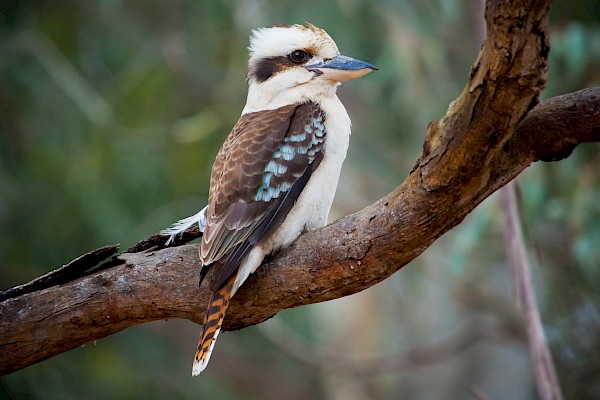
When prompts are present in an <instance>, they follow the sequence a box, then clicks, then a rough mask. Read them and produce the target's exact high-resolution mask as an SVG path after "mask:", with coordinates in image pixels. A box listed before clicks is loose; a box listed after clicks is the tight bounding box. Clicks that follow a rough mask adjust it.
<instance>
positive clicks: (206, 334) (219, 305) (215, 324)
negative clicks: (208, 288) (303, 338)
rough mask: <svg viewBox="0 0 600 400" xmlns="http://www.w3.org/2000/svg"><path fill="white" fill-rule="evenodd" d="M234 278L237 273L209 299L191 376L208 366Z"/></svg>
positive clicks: (231, 294) (231, 291)
mask: <svg viewBox="0 0 600 400" xmlns="http://www.w3.org/2000/svg"><path fill="white" fill-rule="evenodd" d="M236 277H237V272H236V273H234V274H232V275H231V276H230V277H229V279H227V281H226V282H225V284H224V285H223V286H221V288H220V289H218V290H216V291H215V292H213V294H212V296H211V297H210V302H209V304H208V309H207V310H206V315H205V316H204V325H203V327H202V332H201V333H200V340H199V341H198V349H197V350H196V355H195V356H194V365H193V367H192V376H197V375H200V372H202V371H204V368H206V365H207V364H208V360H209V359H210V355H211V353H212V350H213V347H214V346H215V343H216V341H217V336H218V335H219V332H221V324H222V323H223V318H224V317H225V311H227V307H228V306H229V300H230V299H231V296H233V284H234V282H235V279H236Z"/></svg>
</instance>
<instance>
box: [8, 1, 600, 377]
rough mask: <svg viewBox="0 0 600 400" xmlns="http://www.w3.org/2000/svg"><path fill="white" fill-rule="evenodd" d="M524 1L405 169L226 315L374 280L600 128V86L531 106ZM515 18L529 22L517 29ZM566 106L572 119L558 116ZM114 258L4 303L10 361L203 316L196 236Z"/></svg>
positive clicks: (261, 313) (533, 30) (531, 64)
mask: <svg viewBox="0 0 600 400" xmlns="http://www.w3.org/2000/svg"><path fill="white" fill-rule="evenodd" d="M522 3H523V4H522V5H520V6H515V2H514V1H513V2H510V3H509V2H506V3H505V2H502V1H498V2H495V3H493V4H492V3H490V4H491V5H490V4H488V9H487V15H486V19H487V21H488V32H490V35H489V37H488V39H487V40H486V44H485V45H484V47H483V49H482V52H481V54H480V56H479V57H478V61H477V63H476V65H475V67H474V69H473V71H472V73H471V79H470V80H469V82H468V84H467V86H466V88H465V90H464V91H463V93H462V94H461V95H460V96H459V98H458V99H457V101H455V102H454V103H453V105H452V106H451V107H450V109H449V111H448V114H447V115H446V116H445V117H444V119H442V120H441V121H440V122H435V123H432V124H430V127H429V131H428V135H427V139H426V142H425V144H424V147H423V154H422V156H421V157H420V159H419V161H418V162H417V164H416V165H415V167H414V168H413V170H412V171H411V172H410V174H409V176H408V177H407V178H406V180H405V181H404V183H402V184H401V185H400V186H399V187H398V188H397V189H396V190H394V191H393V192H392V193H390V194H389V195H387V196H386V197H385V198H383V199H381V200H379V201H377V202H376V203H374V204H372V205H371V206H369V207H367V208H365V209H364V210H362V211H360V212H358V213H356V214H353V215H350V216H347V217H345V218H342V219H340V220H338V221H336V222H335V223H334V224H332V225H329V226H327V227H325V228H323V229H320V230H318V231H315V232H311V233H308V234H305V235H303V236H301V237H300V238H299V239H298V240H297V241H296V242H295V243H294V244H293V245H292V246H291V247H290V248H289V249H287V250H285V251H283V252H282V253H280V254H279V255H278V256H277V257H275V258H274V259H272V260H270V261H268V262H267V263H265V265H263V266H262V267H261V268H260V269H259V270H258V271H257V273H255V274H254V275H253V276H251V277H250V279H249V280H248V282H247V283H246V284H245V285H244V287H243V288H242V289H241V290H240V291H239V293H238V294H236V296H235V297H234V299H233V301H232V303H231V305H230V309H229V314H228V317H227V318H226V321H225V325H224V329H226V330H232V329H240V328H243V327H245V326H248V325H252V324H256V323H259V322H261V321H264V320H265V319H268V318H270V317H271V316H273V315H275V314H276V313H277V312H278V311H280V310H282V309H285V308H290V307H296V306H299V305H303V304H310V303H315V302H320V301H326V300H330V299H334V298H339V297H343V296H346V295H349V294H352V293H356V292H358V291H361V290H363V289H366V288H368V287H370V286H372V285H373V284H375V283H377V282H379V281H381V280H383V279H385V278H387V277H388V276H390V275H391V274H393V273H394V272H395V271H397V270H398V269H399V268H401V267H402V266H403V265H405V264H407V263H408V262H409V261H411V260H412V259H414V258H415V257H416V256H418V255H419V254H420V253H421V252H423V251H424V250H425V249H426V248H427V247H428V246H429V245H430V244H431V243H432V242H433V241H434V240H435V239H437V238H438V237H440V236H441V235H442V234H443V233H445V232H446V231H447V230H449V229H450V228H452V227H453V226H455V225H457V224H459V223H460V222H461V221H462V219H463V218H464V217H465V216H466V215H467V214H468V213H469V212H470V211H471V210H473V208H475V207H476V206H477V204H479V203H480V202H481V201H482V200H483V199H485V198H486V197H487V196H489V195H490V194H491V193H493V192H494V191H495V190H497V189H498V188H499V187H501V186H502V185H504V184H505V183H506V182H508V181H509V180H510V179H512V178H513V177H515V176H516V175H518V174H519V173H520V172H521V171H522V170H523V169H524V168H526V167H527V166H528V165H529V164H530V163H532V162H533V161H534V160H536V159H544V160H548V159H555V158H560V157H564V156H565V155H567V154H568V152H569V151H571V150H572V148H573V147H574V146H575V145H576V144H578V143H582V142H588V141H599V140H600V133H599V132H600V111H599V110H600V107H598V103H599V98H600V89H588V90H586V91H581V92H578V93H575V94H571V95H566V96H560V97H557V98H553V99H551V100H549V101H547V102H544V103H542V104H540V105H539V106H538V107H536V108H534V109H533V110H531V112H529V115H528V116H527V117H525V118H524V116H525V115H526V114H527V112H528V109H529V108H530V107H531V105H533V104H534V103H535V99H536V96H537V94H538V93H539V91H540V90H541V88H542V86H543V84H544V79H545V70H546V58H547V44H546V41H545V37H546V33H547V16H548V6H547V4H544V3H543V2H540V1H532V3H533V4H527V3H528V2H522ZM540 3H542V4H540ZM524 10H530V11H527V12H525V11H524ZM493 24H497V25H498V26H496V27H494V26H493ZM511 24H512V25H513V26H519V27H521V28H519V29H518V30H517V31H516V32H515V30H514V29H512V31H511V30H510V29H509V28H510V26H511ZM509 32H512V33H509ZM507 51H509V54H507ZM577 114H578V115H579V116H580V117H579V118H573V117H572V116H573V115H577ZM523 118H524V119H523ZM564 118H570V121H571V122H570V124H569V125H567V126H566V128H568V129H564V128H565V126H563V125H561V123H560V122H559V121H562V120H563V119H564ZM519 121H521V123H520V124H519ZM517 124H518V126H517ZM515 127H516V129H515ZM540 127H545V128H544V129H541V128H540ZM450 183H451V184H450ZM142 247H143V248H145V245H144V246H142ZM138 249H139V248H138ZM115 263H116V264H117V265H114V264H115ZM107 267H108V268H105V269H102V270H100V271H99V272H95V273H92V274H91V275H86V276H83V277H80V278H77V279H75V280H73V281H70V282H67V283H63V284H60V285H56V286H52V287H49V288H45V289H42V290H37V291H34V292H31V293H27V294H22V295H20V296H18V297H13V298H10V299H7V300H5V301H3V302H2V303H0V354H1V356H0V359H1V360H2V362H1V363H0V366H1V367H0V371H1V372H2V373H9V372H12V371H15V370H17V369H20V368H23V367H25V366H28V365H31V364H33V363H35V362H38V361H41V360H43V359H46V358H48V357H51V356H53V355H55V354H58V353H60V352H63V351H66V350H68V349H71V348H73V347H76V346H79V345H81V344H84V343H87V342H89V341H92V340H95V339H98V338H101V337H104V336H106V335H109V334H112V333H115V332H118V331H120V330H122V329H125V328H127V327H129V326H132V325H135V324H138V323H142V322H147V321H153V320H159V319H170V318H186V319H190V320H193V321H196V322H199V321H200V319H201V316H202V314H203V312H204V308H205V305H206V302H207V299H208V292H207V291H206V288H205V287H204V286H203V287H202V288H200V289H199V288H198V285H197V281H198V255H197V249H196V246H194V245H185V246H179V247H174V248H166V249H158V250H152V251H146V252H125V253H123V254H121V255H119V256H118V257H117V259H116V260H115V261H113V262H111V264H110V265H107Z"/></svg>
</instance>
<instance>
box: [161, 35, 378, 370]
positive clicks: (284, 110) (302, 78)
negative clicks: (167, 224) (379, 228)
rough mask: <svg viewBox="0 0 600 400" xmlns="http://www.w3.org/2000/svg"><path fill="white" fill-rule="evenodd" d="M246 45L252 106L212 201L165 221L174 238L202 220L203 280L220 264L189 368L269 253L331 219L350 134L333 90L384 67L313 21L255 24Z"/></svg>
mask: <svg viewBox="0 0 600 400" xmlns="http://www.w3.org/2000/svg"><path fill="white" fill-rule="evenodd" d="M249 50H250V60H249V62H248V86H249V87H248V98H247V101H246V106H245V107H244V110H243V111H242V116H241V117H240V119H239V120H238V122H237V123H236V124H235V126H234V127H233V130H232V131H231V133H230V134H229V136H228V137H227V139H226V140H225V143H224V144H223V146H222V147H221V149H220V150H219V153H218V154H217V158H216V160H215V162H214V165H213V167H212V172H211V176H210V192H209V195H208V205H207V206H206V207H205V208H204V209H203V210H202V211H200V212H199V213H198V214H196V215H194V216H192V217H189V218H186V219H184V220H181V221H179V222H178V223H177V224H175V225H174V226H173V227H172V228H170V229H167V230H165V231H163V234H165V235H170V236H171V238H170V239H169V241H170V240H172V239H173V238H174V237H175V236H176V235H177V234H179V233H182V232H183V231H185V230H186V229H187V228H188V227H190V226H191V225H193V224H195V223H198V224H199V226H200V229H201V230H202V231H203V232H204V233H203V236H202V242H201V244H200V261H201V262H202V269H201V271H200V281H201V282H202V279H203V278H204V277H205V276H206V273H207V272H208V270H209V269H213V272H212V274H211V281H210V286H209V287H210V290H211V292H212V296H211V299H210V303H209V306H208V309H207V311H206V315H205V317H204V326H203V329H202V333H201V334H200V341H199V343H198V350H197V352H196V355H195V358H194V365H193V369H192V375H198V374H199V373H200V372H202V370H204V368H206V365H207V363H208V360H209V358H210V355H211V352H212V349H213V347H214V345H215V341H216V339H217V335H218V334H219V331H220V330H221V324H222V322H223V317H224V315H225V311H226V310H227V306H228V305H229V300H230V299H231V297H232V296H233V295H234V294H235V292H236V291H237V290H238V289H239V287H240V285H242V284H243V283H244V281H245V280H246V279H247V278H248V276H249V275H250V274H251V273H253V272H254V271H255V270H256V269H257V268H258V266H259V265H260V264H261V262H262V261H263V259H264V257H265V256H266V255H267V254H270V253H271V252H274V251H277V250H279V249H281V248H283V247H286V246H289V245H290V244H291V243H292V242H293V241H294V240H296V238H298V236H300V234H301V233H302V232H303V231H307V230H311V229H316V228H320V227H323V226H325V224H326V223H327V216H328V214H329V209H330V208H331V203H332V201H333V196H334V194H335V189H336V186H337V184H338V179H339V176H340V170H341V168H342V162H343V161H344V158H345V157H346V151H347V150H348V143H349V139H350V118H349V117H348V113H347V112H346V109H345V108H344V106H343V105H342V103H341V102H340V100H339V99H338V97H337V95H336V90H337V87H338V86H339V85H340V83H341V82H343V81H347V80H351V79H355V78H359V77H361V76H363V75H366V74H368V73H369V72H371V71H372V70H376V69H377V68H375V67H374V66H372V65H370V64H368V63H366V62H364V61H360V60H356V59H353V58H350V57H346V56H343V55H340V53H339V51H338V48H337V46H336V44H335V42H334V41H333V40H332V39H331V37H329V35H328V34H327V33H326V32H325V31H324V30H323V29H320V28H317V27H316V26H314V25H311V24H307V25H306V26H304V25H277V26H274V27H269V28H261V29H257V30H254V31H253V32H252V36H251V38H250V47H249Z"/></svg>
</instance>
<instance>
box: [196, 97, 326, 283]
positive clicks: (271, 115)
mask: <svg viewBox="0 0 600 400" xmlns="http://www.w3.org/2000/svg"><path fill="white" fill-rule="evenodd" d="M324 123H325V114H324V113H323V111H322V110H321V109H320V107H319V106H318V105H317V104H315V103H305V104H298V105H290V106H286V107H281V108H278V109H275V110H266V111H261V112H256V113H250V114H246V115H243V116H242V117H241V118H240V120H239V121H238V123H237V124H236V126H235V127H234V128H233V131H232V132H231V134H230V135H229V137H228V138H227V140H226V141H225V143H224V144H223V146H222V147H221V150H220V151H219V153H218V155H217V159H216V161H215V163H214V165H213V170H212V173H211V185H210V193H209V206H208V210H207V213H206V217H207V226H206V230H205V231H204V235H203V237H202V243H201V245H200V258H201V261H202V263H203V265H204V266H208V265H210V264H212V263H213V262H214V261H216V260H221V259H222V258H223V257H227V261H225V262H223V261H222V260H221V262H220V263H219V270H218V271H216V273H215V274H213V282H211V289H213V288H217V289H218V288H219V287H220V286H221V285H222V284H223V283H224V282H225V281H226V280H227V278H228V277H229V276H230V275H231V274H232V273H233V272H235V271H236V270H237V268H238V266H239V264H240V262H241V260H242V259H243V257H244V256H245V255H246V254H247V253H248V252H249V251H250V250H251V249H252V246H254V245H255V244H256V243H259V242H260V241H261V240H265V238H266V237H268V236H270V235H271V234H272V233H273V232H274V231H275V229H276V228H277V227H278V226H279V225H280V224H281V223H282V222H283V220H284V219H285V216H286V215H287V213H288V212H289V210H290V209H291V208H292V206H293V204H294V203H295V201H296V199H297V198H298V196H299V195H300V193H301V192H302V189H303V188H304V186H305V185H306V182H307V181H308V179H309V178H310V174H311V173H312V172H313V171H314V169H315V168H316V166H317V165H318V163H319V162H320V160H321V159H322V156H323V154H322V152H323V144H324V141H325V133H326V132H325V125H324ZM205 273H206V269H204V270H203V271H202V276H204V274H205ZM213 290H216V289H213Z"/></svg>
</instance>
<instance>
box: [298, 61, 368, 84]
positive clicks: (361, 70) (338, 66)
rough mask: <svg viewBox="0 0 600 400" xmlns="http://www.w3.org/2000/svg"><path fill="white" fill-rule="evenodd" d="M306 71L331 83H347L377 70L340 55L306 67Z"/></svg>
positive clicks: (362, 62) (364, 63)
mask: <svg viewBox="0 0 600 400" xmlns="http://www.w3.org/2000/svg"><path fill="white" fill-rule="evenodd" d="M305 68H306V69H307V70H309V71H311V72H312V73H314V74H315V76H322V77H323V78H325V79H329V80H332V81H338V82H342V81H349V80H351V79H356V78H360V77H361V76H364V75H366V74H368V73H369V72H371V71H373V70H378V69H379V68H377V67H375V66H373V65H371V64H369V63H366V62H364V61H361V60H357V59H355V58H351V57H346V56H342V55H338V56H335V57H333V58H331V59H329V60H326V61H322V62H320V63H317V64H312V65H307V66H306V67H305Z"/></svg>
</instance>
